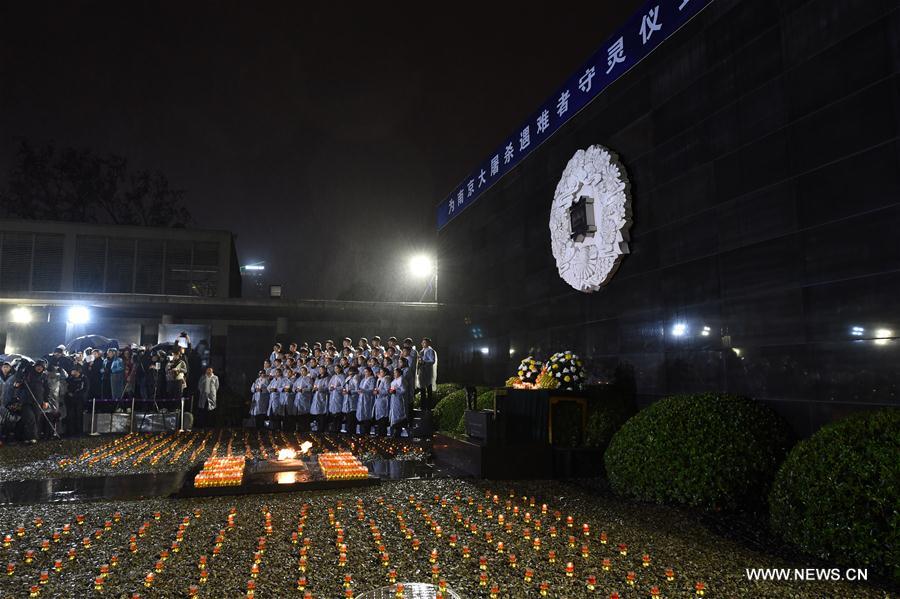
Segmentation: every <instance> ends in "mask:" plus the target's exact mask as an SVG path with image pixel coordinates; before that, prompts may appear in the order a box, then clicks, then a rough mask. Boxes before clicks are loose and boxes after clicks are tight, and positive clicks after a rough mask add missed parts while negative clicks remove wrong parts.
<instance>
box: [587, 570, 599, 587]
mask: <svg viewBox="0 0 900 599" xmlns="http://www.w3.org/2000/svg"><path fill="white" fill-rule="evenodd" d="M587 588H588V590H589V591H593V590H594V589H596V588H597V577H596V576H594V575H593V574H591V575H590V576H588V577H587Z"/></svg>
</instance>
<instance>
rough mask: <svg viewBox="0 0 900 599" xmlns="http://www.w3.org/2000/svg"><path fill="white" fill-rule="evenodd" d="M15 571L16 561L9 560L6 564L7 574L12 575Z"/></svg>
mask: <svg viewBox="0 0 900 599" xmlns="http://www.w3.org/2000/svg"><path fill="white" fill-rule="evenodd" d="M15 571H16V562H9V563H8V564H6V575H7V576H12V575H13V573H14V572H15Z"/></svg>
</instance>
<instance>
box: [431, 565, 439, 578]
mask: <svg viewBox="0 0 900 599" xmlns="http://www.w3.org/2000/svg"><path fill="white" fill-rule="evenodd" d="M440 575H441V567H440V566H438V565H437V564H434V565H433V566H431V577H432V578H434V579H435V580H436V579H437V578H438V576H440Z"/></svg>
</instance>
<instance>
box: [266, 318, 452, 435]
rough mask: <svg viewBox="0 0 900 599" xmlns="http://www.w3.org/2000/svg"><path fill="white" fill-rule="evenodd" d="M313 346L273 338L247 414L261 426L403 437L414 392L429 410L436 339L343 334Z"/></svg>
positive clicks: (433, 377)
mask: <svg viewBox="0 0 900 599" xmlns="http://www.w3.org/2000/svg"><path fill="white" fill-rule="evenodd" d="M342 343H343V345H342V347H341V348H340V349H339V348H337V347H336V346H335V344H334V342H333V341H330V340H329V341H326V342H325V343H324V344H322V343H320V342H318V341H317V342H315V343H313V344H312V345H311V346H310V345H309V344H307V343H303V344H302V345H300V346H298V345H297V344H296V343H291V344H290V346H289V347H288V349H287V350H284V349H283V348H282V345H281V344H280V343H276V344H275V347H274V348H273V349H272V353H271V354H270V355H269V358H268V359H267V360H265V361H264V363H263V369H262V370H260V371H259V376H258V378H257V379H256V380H255V381H254V382H253V385H252V387H251V389H250V392H251V394H252V398H251V402H250V414H251V416H253V417H254V418H255V420H256V426H257V428H263V427H265V426H266V424H267V423H268V425H269V426H270V427H272V428H274V429H278V430H288V431H295V430H296V431H300V432H306V431H309V430H316V431H319V432H324V431H332V432H346V433H357V432H358V433H359V434H363V435H369V434H371V433H372V431H373V429H374V431H375V433H376V434H378V435H381V436H384V435H387V434H388V432H390V434H391V435H392V436H394V437H399V436H400V433H401V430H402V429H404V428H407V426H408V421H409V416H410V414H411V413H412V404H413V395H414V393H415V391H416V389H419V390H420V391H421V394H422V396H421V398H422V408H423V409H430V408H431V407H432V406H431V392H432V389H433V387H434V383H435V378H436V366H437V354H436V352H435V350H434V348H433V347H431V340H430V339H428V338H425V339H422V343H421V349H416V347H415V345H414V344H413V341H412V339H410V338H406V339H405V340H404V341H403V342H402V343H399V342H398V341H397V338H396V337H391V338H390V339H388V340H387V345H384V346H383V345H382V344H381V338H380V337H377V336H376V337H373V338H372V342H371V343H370V342H369V340H368V339H365V338H362V339H360V340H359V341H358V342H357V344H356V345H355V346H354V345H353V341H352V340H351V339H350V338H349V337H346V338H344V340H343V342H342Z"/></svg>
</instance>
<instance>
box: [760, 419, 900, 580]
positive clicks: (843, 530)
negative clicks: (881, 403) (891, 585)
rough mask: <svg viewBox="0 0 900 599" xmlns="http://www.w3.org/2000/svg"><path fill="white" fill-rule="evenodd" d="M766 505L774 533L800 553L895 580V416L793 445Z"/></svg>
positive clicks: (834, 427) (898, 444)
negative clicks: (868, 568) (800, 550)
mask: <svg viewBox="0 0 900 599" xmlns="http://www.w3.org/2000/svg"><path fill="white" fill-rule="evenodd" d="M769 506H770V516H771V523H772V529H773V531H774V532H776V533H777V534H779V535H781V536H782V537H783V538H784V539H785V540H786V541H788V542H790V543H792V544H794V545H796V546H797V547H799V548H800V549H802V550H803V551H805V552H807V553H810V554H813V555H817V556H819V557H822V558H825V559H828V560H831V561H834V562H837V563H840V564H844V565H847V566H857V567H859V566H867V567H870V568H875V569H877V570H878V571H880V572H881V573H882V574H885V575H887V576H890V577H893V578H894V580H897V581H900V410H897V409H888V410H880V411H877V412H869V413H865V414H857V415H854V416H851V417H849V418H846V419H844V420H841V421H839V422H835V423H833V424H830V425H828V426H825V427H823V428H822V429H820V430H819V431H818V432H817V433H816V434H814V435H813V436H812V437H810V438H809V439H806V440H805V441H801V442H800V443H798V444H797V445H796V446H795V447H794V448H793V449H792V450H791V452H790V453H789V454H788V456H787V459H786V460H785V461H784V464H782V466H781V468H780V469H779V470H778V474H777V475H776V477H775V483H774V485H773V486H772V492H771V494H770V496H769Z"/></svg>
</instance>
